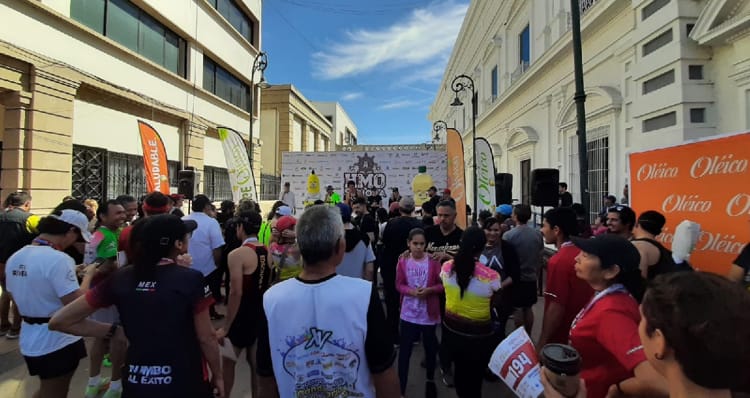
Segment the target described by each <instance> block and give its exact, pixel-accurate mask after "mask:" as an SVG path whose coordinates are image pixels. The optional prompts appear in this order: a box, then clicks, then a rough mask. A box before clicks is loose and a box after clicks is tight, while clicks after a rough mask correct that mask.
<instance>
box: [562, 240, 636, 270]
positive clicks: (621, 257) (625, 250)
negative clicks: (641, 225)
mask: <svg viewBox="0 0 750 398" xmlns="http://www.w3.org/2000/svg"><path fill="white" fill-rule="evenodd" d="M571 240H572V241H573V244H575V245H576V246H577V247H578V248H579V249H581V251H584V252H586V253H589V254H593V255H595V256H597V257H599V260H601V262H602V264H601V267H602V268H610V267H612V266H613V265H615V264H617V265H618V266H619V267H620V269H621V270H622V271H624V272H627V271H633V270H637V269H638V266H639V265H640V262H641V255H640V253H638V249H636V248H635V246H633V244H632V243H630V241H629V240H627V239H625V238H623V237H621V236H619V235H614V234H602V235H599V236H596V237H594V238H591V239H585V238H579V237H575V236H574V237H572V238H571Z"/></svg>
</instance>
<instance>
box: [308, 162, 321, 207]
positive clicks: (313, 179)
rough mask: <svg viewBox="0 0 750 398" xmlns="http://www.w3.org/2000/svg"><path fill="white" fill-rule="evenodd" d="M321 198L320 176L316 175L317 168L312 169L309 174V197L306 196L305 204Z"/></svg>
mask: <svg viewBox="0 0 750 398" xmlns="http://www.w3.org/2000/svg"><path fill="white" fill-rule="evenodd" d="M318 199H320V178H319V177H318V176H317V175H315V170H312V171H310V175H308V176H307V197H306V198H305V204H307V203H308V202H309V203H311V204H312V202H314V201H316V200H318Z"/></svg>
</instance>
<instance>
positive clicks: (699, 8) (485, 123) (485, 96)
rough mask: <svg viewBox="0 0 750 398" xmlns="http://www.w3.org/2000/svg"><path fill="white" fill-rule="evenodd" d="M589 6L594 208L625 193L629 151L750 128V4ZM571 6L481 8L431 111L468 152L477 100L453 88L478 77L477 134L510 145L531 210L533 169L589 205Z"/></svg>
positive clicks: (502, 151) (561, 2)
mask: <svg viewBox="0 0 750 398" xmlns="http://www.w3.org/2000/svg"><path fill="white" fill-rule="evenodd" d="M580 4H581V10H582V17H581V29H582V37H583V68H584V84H585V88H586V94H587V100H586V116H587V135H588V137H587V141H588V142H587V147H588V159H589V176H588V178H589V181H590V185H589V189H590V197H589V200H590V203H591V209H592V211H593V212H596V211H597V210H598V209H599V208H600V207H601V196H602V195H603V194H606V193H611V194H614V195H616V196H617V197H618V198H620V197H621V195H622V191H623V188H624V186H625V184H627V183H628V162H627V154H628V153H629V152H633V151H641V150H646V149H650V148H657V147H663V146H670V145H675V144H679V143H682V142H684V141H686V140H691V139H696V138H702V137H707V136H711V135H716V134H722V133H730V132H738V131H746V130H748V129H750V2H748V1H746V0H695V1H682V0H632V1H623V0H585V1H584V0H582V1H581V2H580ZM569 7H570V2H569V1H567V0H507V1H490V0H479V1H477V0H474V1H472V2H471V5H470V6H469V10H468V12H467V14H466V17H465V19H464V22H463V26H462V28H461V31H460V33H459V36H458V39H457V40H456V44H455V47H454V49H453V52H452V54H451V58H450V61H449V63H448V66H447V68H446V71H445V74H444V77H443V81H442V84H441V86H440V89H439V91H438V93H437V96H436V98H435V101H434V102H433V104H432V106H431V109H430V112H429V115H428V118H429V119H430V120H432V121H435V120H440V119H442V120H445V121H446V122H447V123H448V125H449V126H452V125H454V124H455V125H456V126H457V128H458V129H459V131H461V132H462V133H463V134H464V140H465V144H464V147H465V148H467V156H469V153H470V152H471V149H469V148H471V142H470V140H471V138H470V137H471V134H470V132H471V118H470V117H471V108H470V105H469V104H470V103H471V100H470V98H469V97H468V96H467V95H466V94H464V95H463V96H462V97H461V98H462V101H463V102H464V103H465V104H466V106H464V107H451V106H450V104H451V102H452V101H453V99H454V93H453V91H452V90H451V87H450V84H451V82H452V80H453V78H454V77H455V76H456V75H459V74H467V75H470V76H471V77H472V78H473V80H474V82H475V85H476V89H477V90H476V91H477V101H476V102H477V104H478V106H477V108H478V109H477V110H478V112H477V113H478V115H477V119H476V129H477V136H478V137H486V138H487V139H488V141H489V142H490V143H491V144H494V145H495V148H496V149H498V148H499V150H497V151H496V153H495V163H496V166H497V169H498V171H499V172H508V173H512V174H513V175H514V177H515V178H514V187H513V197H514V198H516V199H518V200H521V201H523V202H526V203H528V202H529V194H530V192H529V185H530V184H529V177H530V172H531V170H533V169H536V168H548V167H549V168H557V169H559V170H560V180H561V181H566V182H567V183H568V184H569V189H570V191H571V192H572V193H573V196H574V198H575V200H576V201H580V200H581V195H580V192H579V189H578V184H579V175H578V174H579V173H578V170H579V169H578V142H577V137H576V111H575V103H574V100H573V94H574V91H575V87H574V80H573V79H574V76H573V52H572V39H571V31H570V26H571V20H570V12H569ZM469 162H470V160H469ZM469 164H470V163H469ZM469 172H471V170H469ZM471 180H472V179H471V178H467V182H468V183H469V185H470V184H471ZM467 191H468V192H471V189H470V186H469V189H467Z"/></svg>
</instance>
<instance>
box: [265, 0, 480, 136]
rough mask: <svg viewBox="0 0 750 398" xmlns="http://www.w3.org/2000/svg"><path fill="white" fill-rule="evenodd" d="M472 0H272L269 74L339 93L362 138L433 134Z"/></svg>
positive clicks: (317, 91) (332, 97)
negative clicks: (432, 113) (438, 97)
mask: <svg viewBox="0 0 750 398" xmlns="http://www.w3.org/2000/svg"><path fill="white" fill-rule="evenodd" d="M468 3H469V0H265V1H264V2H263V50H264V51H266V52H267V53H268V69H267V70H266V79H267V80H268V82H269V83H271V84H286V83H292V84H294V86H296V87H297V88H298V89H299V90H300V91H301V92H302V94H303V95H305V97H307V98H308V99H309V100H312V101H338V102H339V103H341V104H342V105H343V107H344V109H345V110H346V112H347V113H348V114H349V116H350V117H351V118H352V119H353V120H354V123H355V124H356V125H357V128H358V129H359V143H360V144H416V143H423V142H428V141H430V140H431V136H430V132H431V131H432V122H431V121H428V120H427V112H428V110H429V106H430V104H431V103H432V100H433V98H434V97H435V93H436V92H437V88H438V86H439V85H440V81H441V79H442V77H443V72H444V70H445V65H446V63H447V61H448V58H449V57H450V54H451V50H452V48H453V44H454V42H455V40H456V36H457V35H458V32H459V30H460V28H461V23H462V22H463V17H464V15H465V13H466V9H467V8H468Z"/></svg>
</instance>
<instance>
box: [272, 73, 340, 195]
mask: <svg viewBox="0 0 750 398" xmlns="http://www.w3.org/2000/svg"><path fill="white" fill-rule="evenodd" d="M262 97H263V99H262V102H261V128H260V130H261V141H262V145H263V148H262V158H263V159H262V183H261V200H276V199H278V197H279V189H280V187H281V183H282V182H281V153H282V152H325V151H330V150H333V149H335V146H336V144H335V143H334V138H333V123H332V122H331V121H330V120H329V119H328V118H327V117H326V116H325V115H324V114H323V113H321V112H320V111H319V110H318V108H317V107H316V106H315V105H313V103H312V102H310V101H309V100H308V99H307V98H305V96H304V95H302V93H301V92H300V91H299V90H297V88H296V87H294V86H293V85H291V84H285V85H273V86H271V87H269V88H266V89H263V94H262Z"/></svg>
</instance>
